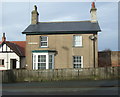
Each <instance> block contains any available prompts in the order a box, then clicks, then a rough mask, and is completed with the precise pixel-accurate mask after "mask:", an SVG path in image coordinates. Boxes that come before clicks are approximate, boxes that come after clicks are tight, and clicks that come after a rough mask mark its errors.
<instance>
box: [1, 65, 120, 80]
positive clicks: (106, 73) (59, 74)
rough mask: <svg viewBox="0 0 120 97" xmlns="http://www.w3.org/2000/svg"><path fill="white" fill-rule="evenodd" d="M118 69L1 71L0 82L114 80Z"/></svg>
mask: <svg viewBox="0 0 120 97" xmlns="http://www.w3.org/2000/svg"><path fill="white" fill-rule="evenodd" d="M119 71H120V67H101V68H86V69H54V70H6V71H2V82H25V81H29V82H31V81H52V80H82V79H93V80H99V79H116V78H119V77H120V76H119V75H118V72H119Z"/></svg>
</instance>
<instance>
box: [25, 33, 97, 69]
mask: <svg viewBox="0 0 120 97" xmlns="http://www.w3.org/2000/svg"><path fill="white" fill-rule="evenodd" d="M73 35H75V34H57V35H43V36H48V48H40V36H41V35H26V56H27V57H26V64H27V67H26V68H27V69H32V51H33V50H56V51H57V54H56V55H55V66H54V67H55V69H60V68H73V56H83V68H90V67H93V41H92V40H90V39H89V36H90V35H93V34H77V35H81V36H82V38H83V46H82V47H73ZM96 37H97V35H96ZM97 44H98V43H97V41H96V53H95V54H96V58H95V59H96V67H98V48H97ZM28 56H29V57H28Z"/></svg>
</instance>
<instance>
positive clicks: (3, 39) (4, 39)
mask: <svg viewBox="0 0 120 97" xmlns="http://www.w3.org/2000/svg"><path fill="white" fill-rule="evenodd" d="M5 41H6V37H5V33H3V37H2V42H5Z"/></svg>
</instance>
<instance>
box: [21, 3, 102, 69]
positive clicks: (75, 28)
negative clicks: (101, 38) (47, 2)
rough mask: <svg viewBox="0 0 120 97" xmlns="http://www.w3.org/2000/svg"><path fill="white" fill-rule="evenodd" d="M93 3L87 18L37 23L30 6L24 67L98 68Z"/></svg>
mask: <svg viewBox="0 0 120 97" xmlns="http://www.w3.org/2000/svg"><path fill="white" fill-rule="evenodd" d="M96 10H97V9H96V7H95V3H94V2H93V3H92V8H91V9H90V14H91V20H90V21H69V22H65V21H63V22H39V13H38V11H37V7H36V6H34V10H33V11H32V13H31V14H32V19H31V24H30V25H29V26H28V27H27V28H26V29H25V30H24V31H23V32H22V33H23V34H26V68H27V69H33V70H38V69H61V68H93V67H98V34H97V33H98V32H99V31H101V30H100V27H99V24H98V21H97V17H96Z"/></svg>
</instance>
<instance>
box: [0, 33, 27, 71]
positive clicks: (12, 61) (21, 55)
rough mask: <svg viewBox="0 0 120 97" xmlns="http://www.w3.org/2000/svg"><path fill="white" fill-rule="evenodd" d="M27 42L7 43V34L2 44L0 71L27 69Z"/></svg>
mask: <svg viewBox="0 0 120 97" xmlns="http://www.w3.org/2000/svg"><path fill="white" fill-rule="evenodd" d="M25 47H26V42H25V41H6V37H5V33H4V34H3V37H2V41H1V42H0V70H9V69H19V68H24V67H25Z"/></svg>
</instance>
